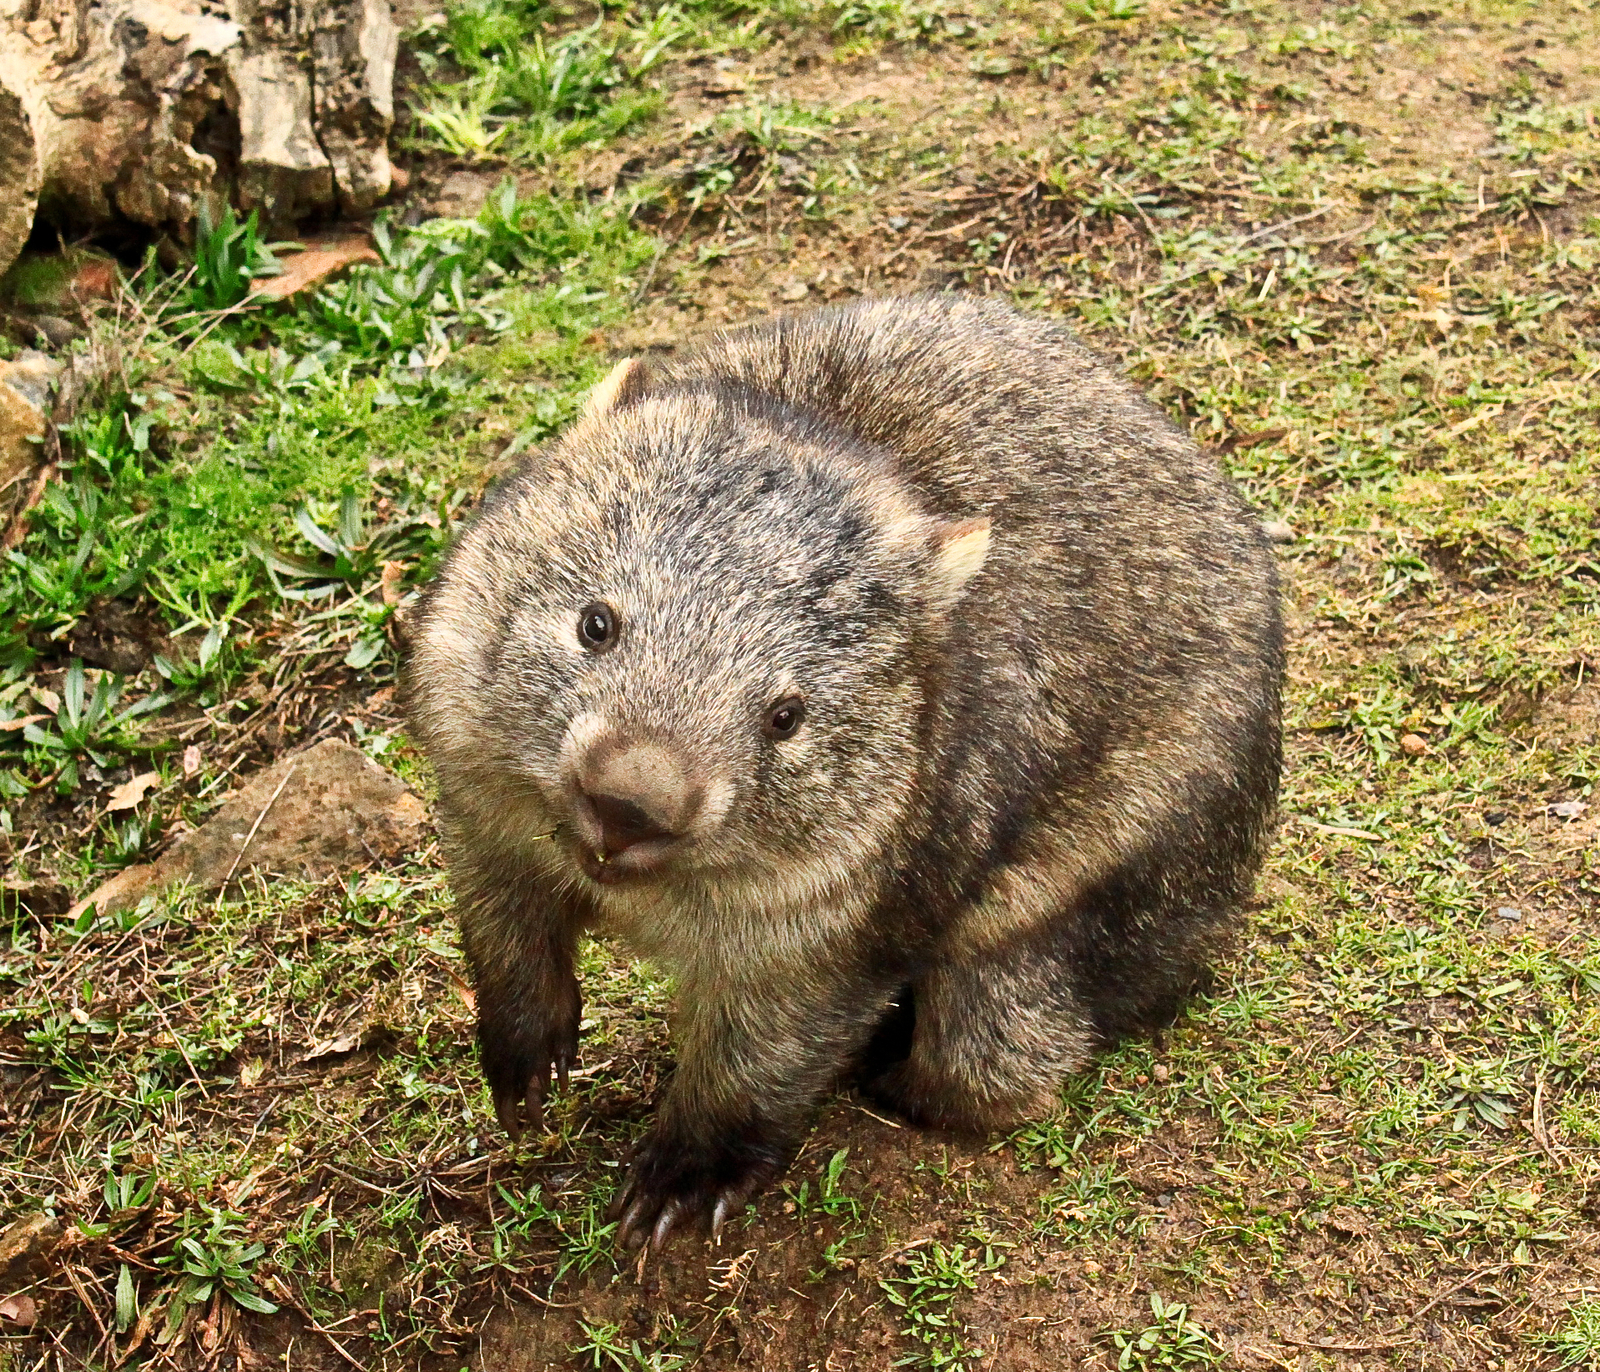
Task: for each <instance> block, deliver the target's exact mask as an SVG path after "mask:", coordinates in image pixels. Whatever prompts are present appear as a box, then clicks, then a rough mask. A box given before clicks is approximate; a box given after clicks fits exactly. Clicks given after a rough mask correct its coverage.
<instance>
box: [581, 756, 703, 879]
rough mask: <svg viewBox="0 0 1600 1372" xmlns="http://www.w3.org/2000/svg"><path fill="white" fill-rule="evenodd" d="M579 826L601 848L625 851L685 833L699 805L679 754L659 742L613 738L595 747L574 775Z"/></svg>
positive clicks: (696, 792)
mask: <svg viewBox="0 0 1600 1372" xmlns="http://www.w3.org/2000/svg"><path fill="white" fill-rule="evenodd" d="M574 780H575V781H576V783H577V787H576V789H577V792H578V795H577V798H576V799H577V804H578V807H579V809H580V811H583V812H586V813H584V814H580V820H587V821H588V822H587V823H586V824H584V823H580V828H587V829H589V831H590V836H591V838H592V839H593V840H594V841H595V842H596V846H597V847H598V848H600V849H603V850H604V851H605V852H607V853H620V852H622V851H623V850H624V849H627V848H632V847H633V846H634V845H636V844H640V843H646V842H649V841H650V840H652V839H656V840H660V839H674V838H677V837H679V836H680V835H682V834H683V833H684V832H685V831H686V830H687V828H688V827H689V823H690V821H691V820H692V819H693V818H694V815H695V811H696V810H697V809H698V807H699V804H700V795H699V792H698V790H697V789H696V788H695V787H694V786H692V785H691V784H690V781H689V778H688V775H687V773H686V770H685V768H684V766H683V764H682V762H681V761H680V760H679V758H678V757H677V755H676V754H675V753H674V752H673V751H671V750H669V749H667V748H663V747H661V746H659V745H658V744H656V743H653V742H652V743H647V742H642V741H641V742H635V743H626V742H619V741H617V740H615V739H614V738H613V739H610V740H607V741H605V742H602V743H601V744H599V745H598V746H597V747H595V748H594V749H592V750H591V751H590V753H589V755H588V756H587V757H586V758H585V759H584V760H583V763H582V765H580V766H579V768H578V770H577V776H576V777H575V778H574Z"/></svg>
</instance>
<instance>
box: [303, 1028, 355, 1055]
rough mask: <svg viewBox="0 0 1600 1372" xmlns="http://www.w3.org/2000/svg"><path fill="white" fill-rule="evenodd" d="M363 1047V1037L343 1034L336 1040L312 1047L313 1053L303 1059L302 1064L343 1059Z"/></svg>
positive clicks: (327, 1040) (329, 1040)
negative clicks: (347, 1054)
mask: <svg viewBox="0 0 1600 1372" xmlns="http://www.w3.org/2000/svg"><path fill="white" fill-rule="evenodd" d="M359 1047H361V1035H360V1034H359V1033H355V1034H341V1035H340V1036H339V1037H338V1038H336V1039H323V1040H322V1042H321V1043H316V1044H313V1045H312V1046H311V1051H310V1052H309V1053H307V1054H306V1055H305V1057H303V1058H301V1059H300V1061H301V1062H315V1061H316V1060H317V1059H318V1058H337V1057H343V1056H344V1054H346V1053H353V1052H355V1051H356V1049H357V1048H359Z"/></svg>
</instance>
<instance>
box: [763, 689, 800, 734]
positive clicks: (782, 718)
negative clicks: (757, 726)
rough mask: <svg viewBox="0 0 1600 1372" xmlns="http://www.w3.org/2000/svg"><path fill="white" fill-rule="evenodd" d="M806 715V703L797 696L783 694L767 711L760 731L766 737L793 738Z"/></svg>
mask: <svg viewBox="0 0 1600 1372" xmlns="http://www.w3.org/2000/svg"><path fill="white" fill-rule="evenodd" d="M805 717H806V703H805V701H803V700H801V699H800V697H799V696H785V697H784V698H783V699H782V700H780V701H779V702H778V703H777V704H776V705H774V706H773V707H772V708H771V709H770V710H768V711H767V722H766V724H765V725H763V726H762V732H763V733H764V734H766V736H767V737H768V738H793V737H794V736H795V735H796V734H797V733H799V731H800V723H801V721H802V720H804V719H805Z"/></svg>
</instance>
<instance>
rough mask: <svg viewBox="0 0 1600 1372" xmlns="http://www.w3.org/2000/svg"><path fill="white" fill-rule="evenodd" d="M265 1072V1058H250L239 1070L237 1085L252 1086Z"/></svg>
mask: <svg viewBox="0 0 1600 1372" xmlns="http://www.w3.org/2000/svg"><path fill="white" fill-rule="evenodd" d="M266 1070H267V1060H266V1059H265V1058H251V1059H250V1061H249V1062H247V1063H244V1064H243V1065H242V1066H241V1067H240V1068H239V1085H240V1086H254V1085H255V1084H256V1083H257V1082H258V1081H260V1080H261V1077H262V1074H263V1073H264V1072H265V1071H266Z"/></svg>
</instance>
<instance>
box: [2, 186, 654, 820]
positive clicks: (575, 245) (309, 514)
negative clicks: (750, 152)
mask: <svg viewBox="0 0 1600 1372" xmlns="http://www.w3.org/2000/svg"><path fill="white" fill-rule="evenodd" d="M377 243H378V247H379V250H380V252H381V254H382V258H383V260H382V261H381V262H380V263H377V264H373V265H358V266H357V267H355V268H353V269H352V270H351V271H350V273H349V274H348V275H347V276H346V277H345V278H344V279H342V280H338V281H335V282H333V283H331V284H329V285H325V286H323V287H322V288H321V289H320V290H318V291H316V292H315V293H314V294H312V295H311V296H310V298H309V299H307V300H305V301H304V302H303V303H296V304H294V305H291V306H288V307H271V306H260V307H256V308H254V309H250V310H247V311H245V312H244V313H242V314H236V315H231V316H230V315H228V314H226V313H225V314H222V315H215V314H211V313H208V312H202V313H201V314H199V316H198V317H197V316H196V315H195V312H194V311H192V310H190V309H187V308H180V307H176V306H174V305H171V304H168V303H167V302H168V301H169V300H170V299H171V298H172V296H173V287H172V286H170V285H169V284H168V283H167V282H165V281H162V280H158V279H155V278H154V271H153V269H152V268H147V270H146V273H145V277H144V278H143V279H138V280H136V281H135V282H134V283H133V286H132V287H131V289H132V290H133V291H135V292H140V293H141V294H140V295H139V296H138V297H137V300H138V303H139V305H140V307H141V308H142V309H143V310H145V311H147V312H148V314H149V315H151V316H153V318H152V323H151V326H150V327H149V328H148V330H147V331H146V332H145V334H144V337H143V339H142V346H141V347H140V349H139V351H138V352H137V354H136V355H134V356H132V357H130V358H129V359H127V361H126V364H125V376H126V377H127V384H126V387H125V388H124V386H122V385H120V384H119V385H113V386H110V387H108V390H109V394H108V395H107V396H106V397H105V399H104V400H102V401H101V402H100V404H99V405H98V406H97V407H94V408H91V409H90V410H88V411H87V412H86V413H84V414H83V415H81V416H80V417H79V418H78V419H77V420H76V421H75V423H74V424H73V426H72V428H71V429H69V430H68V431H66V433H65V434H64V439H65V451H66V457H65V460H64V461H63V463H62V479H61V480H60V481H59V482H57V483H53V484H52V485H51V486H49V487H48V488H47V492H46V499H45V501H44V502H43V504H42V505H41V506H40V507H39V509H38V510H37V511H36V512H35V514H34V516H33V520H32V530H31V533H30V536H29V537H28V539H27V540H26V541H25V542H24V543H23V544H22V545H21V547H19V548H18V549H16V550H15V551H13V552H11V553H10V554H8V555H7V558H6V561H5V563H4V564H3V566H0V623H4V624H6V625H7V626H8V627H7V629H6V630H5V632H4V633H3V634H0V652H3V654H4V663H5V666H4V672H5V676H4V682H5V685H4V687H3V688H0V698H3V700H4V702H5V703H4V704H0V709H3V710H5V711H6V712H7V714H6V717H13V718H21V717H22V716H23V715H24V714H25V713H28V712H36V710H35V707H36V706H37V705H38V703H39V701H40V699H41V697H40V695H39V694H38V692H37V691H36V690H35V689H34V687H33V686H32V685H31V684H30V683H31V682H33V680H34V678H33V676H32V675H31V673H32V672H33V671H34V670H35V669H36V668H38V667H49V666H53V665H55V663H56V662H58V661H59V660H60V658H62V657H63V656H66V655H67V654H66V653H65V652H63V649H62V648H61V647H60V646H59V645H61V644H62V643H63V642H66V643H70V642H71V639H72V635H73V633H74V631H75V630H76V629H77V627H78V625H79V624H80V622H81V621H82V620H83V619H84V617H85V616H86V615H89V614H90V613H91V611H92V610H93V608H94V607H95V606H96V605H99V604H103V603H104V602H105V601H106V600H108V599H115V598H117V597H137V596H141V595H142V596H144V597H148V599H149V601H151V602H153V603H154V605H155V606H157V607H159V613H160V615H161V617H162V618H163V619H164V621H165V625H166V628H167V630H168V632H169V633H170V634H171V635H172V640H173V644H174V648H173V650H172V651H171V652H170V653H167V654H163V655H160V656H158V658H157V660H156V664H155V669H154V671H153V672H152V673H151V674H150V675H149V676H148V677H147V679H146V681H145V682H144V683H143V684H144V685H145V686H146V687H148V688H149V689H150V690H151V691H154V690H160V691H161V692H163V693H164V694H171V693H174V692H175V693H177V694H178V695H180V696H183V697H194V698H197V699H198V700H200V701H201V702H203V703H205V704H209V705H214V704H216V703H218V702H219V701H220V700H222V699H224V698H225V696H224V692H225V691H226V690H227V689H228V687H229V685H230V683H232V682H234V681H236V680H237V679H238V678H239V677H240V675H241V674H242V673H243V672H245V671H247V670H248V669H250V668H251V667H253V666H254V665H256V664H257V663H259V662H260V661H261V660H262V659H263V657H264V656H265V655H267V654H269V653H270V652H271V651H272V649H271V648H270V647H266V646H264V645H263V644H262V643H260V642H259V641H258V635H259V634H261V633H262V632H263V631H268V626H269V624H270V623H271V619H270V616H271V614H272V612H273V610H274V608H275V607H277V606H285V607H288V606H296V607H300V606H303V607H306V608H307V609H308V610H309V609H312V608H314V609H315V611H316V622H317V623H319V624H320V625H321V634H322V638H323V640H324V641H325V642H327V643H329V644H330V645H339V646H340V647H341V655H342V656H344V657H345V659H346V661H347V662H348V663H349V665H351V666H358V667H363V668H370V669H372V670H386V669H388V668H390V667H391V666H392V662H393V653H392V650H391V649H390V647H389V644H388V640H387V638H386V636H385V628H386V626H387V625H388V623H389V621H390V619H391V618H392V615H393V611H394V607H395V604H396V603H397V602H398V601H399V600H400V599H402V598H403V597H404V595H406V594H407V593H408V592H409V589H410V588H411V587H412V586H414V585H415V584H416V583H417V582H418V581H419V580H420V579H422V578H423V577H425V576H426V574H427V571H428V569H429V568H430V567H431V565H432V562H433V559H434V558H435V556H436V555H437V553H438V551H439V550H440V548H441V547H442V544H443V540H444V539H445V537H446V536H447V535H448V531H449V527H450V523H451V520H452V518H453V515H454V513H455V512H456V511H458V510H459V509H460V507H461V504H462V501H463V500H464V499H465V498H466V497H467V496H468V495H469V494H471V493H475V492H476V491H477V490H478V488H479V487H480V486H481V482H482V477H481V473H482V470H483V467H484V465H485V462H486V458H487V456H488V452H487V449H488V448H489V445H490V444H491V443H494V442H495V441H496V440H497V439H498V440H499V443H500V446H504V441H505V437H512V438H514V441H515V442H516V443H517V444H518V445H519V446H524V447H525V446H528V445H530V444H536V443H538V442H541V441H542V440H543V439H544V438H545V437H546V436H547V435H548V434H550V433H551V432H553V431H554V430H555V428H556V427H557V426H558V425H559V424H560V423H561V422H562V421H564V420H565V419H566V418H568V417H569V416H570V415H571V414H572V413H573V405H574V403H575V398H576V397H577V396H578V395H579V394H581V391H582V389H583V387H584V386H585V385H587V384H589V382H591V381H592V379H593V375H594V370H595V368H596V367H597V366H598V365H599V361H600V359H597V358H596V356H595V350H594V348H593V345H592V343H591V342H590V341H589V340H590V338H591V337H592V336H593V335H594V333H595V331H596V330H597V329H598V328H600V327H601V326H603V325H605V324H607V323H608V322H611V321H613V320H615V319H617V318H619V317H620V315H621V313H622V312H623V311H624V310H625V309H626V307H627V293H628V291H629V290H630V289H632V288H633V287H634V286H635V285H636V284H637V283H636V281H635V279H634V277H633V276H631V275H630V273H637V272H639V271H640V270H641V269H642V268H643V267H644V266H645V265H646V264H647V263H648V261H649V259H650V256H651V254H652V251H653V248H652V245H651V243H650V240H649V239H648V238H647V237H645V236H644V235H642V234H641V233H639V232H638V231H636V230H635V229H634V228H632V227H631V226H630V225H629V223H628V220H627V216H626V212H625V210H621V209H616V208H610V207H607V208H601V209H591V208H589V207H586V206H583V205H581V204H578V203H575V202H571V201H567V200H563V199H558V198H555V197H548V196H547V197H539V198H536V199H533V200H525V201H517V200H516V199H515V198H514V196H513V195H512V193H511V189H510V186H509V184H508V185H507V186H506V187H504V188H503V190H502V191H501V192H499V193H497V194H496V195H495V196H494V197H493V198H492V199H491V201H490V203H489V205H488V206H486V208H485V209H484V211H483V213H482V214H481V215H480V216H479V217H478V218H477V219H476V220H435V221H432V222H431V223H429V224H427V225H425V226H423V227H420V228H418V229H415V230H399V229H384V228H382V227H381V226H380V230H379V232H378V234H377ZM202 260H203V261H204V259H202ZM219 271H220V273H221V276H222V277H223V278H224V279H223V280H222V282H221V284H220V285H215V286H214V285H212V284H209V283H211V281H212V278H213V277H214V276H216V275H217V273H218V272H219ZM236 274H237V264H236V263H232V262H231V261H230V262H229V263H227V264H225V265H224V267H223V268H220V269H219V268H217V267H216V265H215V264H214V263H212V264H210V265H209V266H208V267H206V269H205V270H203V271H201V270H197V271H196V272H195V273H194V274H193V277H192V279H193V280H194V281H198V282H199V283H200V284H189V285H184V284H183V282H184V281H188V280H191V278H188V277H185V278H180V279H179V281H178V283H177V286H178V289H179V290H182V291H185V292H187V296H186V298H187V299H189V300H190V301H192V299H193V297H194V294H195V293H196V292H202V293H206V292H211V293H219V292H220V293H223V294H224V295H225V294H227V293H232V294H235V295H236V294H237V292H236V291H233V290H232V288H233V287H234V286H236V284H237V283H236V282H235V281H234V279H233V278H234V276H235V275H236ZM223 303H225V304H227V305H231V306H237V305H238V303H239V302H238V300H237V299H233V300H224V301H223ZM164 314H165V315H167V316H170V318H171V322H165V318H164ZM108 346H115V344H114V343H113V344H110V345H108ZM490 409H493V410H494V411H495V412H496V413H497V415H498V416H499V417H498V418H497V420H496V427H494V428H486V427H485V426H484V425H483V424H482V422H481V421H479V420H478V419H477V418H476V416H478V415H481V414H482V413H483V412H485V411H487V410H490ZM503 425H511V426H514V427H513V428H512V431H511V433H510V434H507V435H505V436H504V437H502V436H501V433H500V428H499V426H503ZM341 537H342V538H343V542H342V543H341V542H340V538H341ZM387 563H394V564H396V566H397V567H398V569H399V578H398V580H397V581H395V580H391V582H390V583H388V584H387V586H382V585H381V584H380V583H381V578H382V574H383V569H384V566H385V564H387ZM380 591H386V592H387V594H386V595H385V594H380ZM158 678H159V679H158ZM97 688H98V689H101V690H107V689H112V682H111V680H110V679H109V678H107V677H101V679H100V683H98V687H97ZM122 688H123V687H122V684H121V683H118V684H117V687H116V689H122ZM130 689H137V687H136V686H135V687H132V688H130ZM30 700H31V702H32V703H31V704H30V703H28V702H29V701H30ZM51 713H54V711H51ZM32 732H37V731H36V730H35V731H30V734H28V735H24V734H20V733H17V732H8V733H4V734H0V750H5V751H0V767H3V766H6V765H8V764H9V766H10V772H9V775H10V777H11V782H10V786H11V789H12V791H13V792H14V791H15V790H16V788H17V787H19V786H21V787H28V786H30V785H34V784H37V782H38V778H40V777H41V776H44V775H47V774H49V773H51V772H54V771H57V770H58V769H57V766H56V764H57V761H58V759H56V758H55V757H54V755H53V753H52V751H51V750H50V749H47V748H43V746H42V745H41V744H38V743H32V742H30V738H31V733H32ZM108 746H109V744H108ZM7 753H9V754H10V755H9V756H7ZM101 765H102V766H103V765H105V762H104V760H103V759H101ZM58 779H61V778H58ZM65 780H66V781H67V782H69V783H70V784H75V781H76V779H75V775H74V776H71V777H65ZM70 784H69V787H68V789H70Z"/></svg>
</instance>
